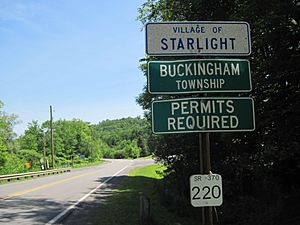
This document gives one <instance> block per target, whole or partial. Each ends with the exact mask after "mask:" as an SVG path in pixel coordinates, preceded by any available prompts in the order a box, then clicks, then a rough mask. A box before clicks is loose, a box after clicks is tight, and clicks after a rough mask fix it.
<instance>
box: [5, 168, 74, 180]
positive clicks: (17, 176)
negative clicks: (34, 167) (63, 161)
mask: <svg viewBox="0 0 300 225" xmlns="http://www.w3.org/2000/svg"><path fill="white" fill-rule="evenodd" d="M70 171H71V169H70V168H63V169H54V170H44V171H37V172H29V173H17V174H7V175H0V181H5V180H6V181H10V180H14V179H17V180H19V179H20V178H27V177H40V176H46V175H50V174H59V173H65V172H70Z"/></svg>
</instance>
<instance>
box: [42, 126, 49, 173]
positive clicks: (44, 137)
mask: <svg viewBox="0 0 300 225" xmlns="http://www.w3.org/2000/svg"><path fill="white" fill-rule="evenodd" d="M43 135H44V136H43V148H44V170H47V169H48V168H47V162H46V135H45V133H44V131H43Z"/></svg>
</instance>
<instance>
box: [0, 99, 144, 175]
mask: <svg viewBox="0 0 300 225" xmlns="http://www.w3.org/2000/svg"><path fill="white" fill-rule="evenodd" d="M3 107H4V104H3V103H2V102H1V101H0V175H1V174H13V173H24V172H30V171H37V170H41V169H43V168H42V167H43V166H44V165H45V163H44V158H46V161H47V163H46V167H48V168H52V164H51V162H52V154H51V138H50V137H51V136H50V122H49V121H45V122H43V123H42V124H40V123H39V122H38V121H32V122H31V123H29V124H28V127H27V129H26V130H25V132H24V134H23V135H21V136H20V137H17V136H16V134H15V133H14V131H13V126H14V125H15V124H16V123H17V116H16V115H8V114H7V113H6V112H5V111H3ZM53 129H54V138H53V140H54V149H55V168H60V167H74V168H78V167H83V166H91V165H96V164H99V163H101V162H102V158H137V157H145V156H148V155H150V150H149V147H148V143H147V141H148V136H149V132H150V131H149V125H148V122H147V120H145V119H141V118H123V119H118V120H106V121H103V122H100V123H98V124H96V125H92V124H90V123H87V122H84V121H81V120H79V119H73V120H57V121H54V122H53ZM44 149H45V154H46V155H45V157H44ZM44 168H45V167H44Z"/></svg>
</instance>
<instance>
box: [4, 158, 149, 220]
mask: <svg viewBox="0 0 300 225" xmlns="http://www.w3.org/2000/svg"><path fill="white" fill-rule="evenodd" d="M152 163H153V160H151V159H140V160H108V161H106V162H105V163H104V164H101V165H99V166H94V167H88V168H81V169H74V170H72V171H71V172H67V173H64V174H59V175H53V176H46V177H42V178H37V179H32V180H25V181H20V182H13V183H9V184H4V185H0V224H8V225H13V224H22V225H26V224H28V225H29V224H30V225H35V224H47V225H50V224H56V223H58V222H59V221H61V220H62V219H64V220H65V219H66V217H67V216H68V215H69V214H70V212H72V211H73V209H75V208H76V209H77V211H78V208H79V207H80V205H81V204H83V203H84V202H85V201H88V200H89V198H91V195H92V194H95V193H96V194H98V195H99V194H101V191H102V190H106V189H107V188H108V187H107V186H108V184H109V183H116V181H118V180H120V178H122V177H124V176H125V175H126V174H127V173H128V172H129V171H130V170H131V169H133V168H135V167H138V166H144V165H149V164H152ZM112 181H114V182H112ZM111 187H114V186H113V185H111ZM77 213H78V212H77ZM71 215H72V214H71Z"/></svg>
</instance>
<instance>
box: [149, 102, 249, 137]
mask: <svg viewBox="0 0 300 225" xmlns="http://www.w3.org/2000/svg"><path fill="white" fill-rule="evenodd" d="M254 120H255V118H254V103H253V99H252V98H248V97H204V98H186V99H172V100H161V101H153V102H152V131H153V133H156V134H171V133H191V132H224V131H253V130H254V129H255V121H254Z"/></svg>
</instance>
